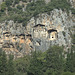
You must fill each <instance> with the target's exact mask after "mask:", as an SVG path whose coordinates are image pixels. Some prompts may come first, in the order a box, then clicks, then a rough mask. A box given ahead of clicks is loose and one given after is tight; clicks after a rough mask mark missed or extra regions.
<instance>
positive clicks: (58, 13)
mask: <svg viewBox="0 0 75 75" xmlns="http://www.w3.org/2000/svg"><path fill="white" fill-rule="evenodd" d="M73 17H74V16H73V15H72V14H71V13H70V14H69V15H68V14H67V13H66V12H65V11H62V10H61V9H60V10H57V9H54V10H53V11H52V12H50V14H47V13H44V14H39V15H38V16H36V17H33V18H31V20H30V21H29V22H28V25H27V32H29V33H30V34H31V35H32V38H33V45H34V48H35V49H36V50H42V51H45V50H47V49H48V48H49V46H51V45H59V46H62V45H63V46H65V48H66V49H65V50H67V48H70V47H71V36H70V28H72V26H74V24H75V23H74V21H75V20H74V19H73Z"/></svg>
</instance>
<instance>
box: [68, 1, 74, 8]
mask: <svg viewBox="0 0 75 75" xmlns="http://www.w3.org/2000/svg"><path fill="white" fill-rule="evenodd" d="M69 2H70V3H71V5H72V7H73V8H75V0H69Z"/></svg>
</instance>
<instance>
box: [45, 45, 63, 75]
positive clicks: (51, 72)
mask: <svg viewBox="0 0 75 75" xmlns="http://www.w3.org/2000/svg"><path fill="white" fill-rule="evenodd" d="M62 52H63V48H62V47H59V46H53V47H50V48H49V49H48V51H47V54H46V62H45V74H46V75H58V74H59V75H60V74H61V73H62V72H63V56H62Z"/></svg>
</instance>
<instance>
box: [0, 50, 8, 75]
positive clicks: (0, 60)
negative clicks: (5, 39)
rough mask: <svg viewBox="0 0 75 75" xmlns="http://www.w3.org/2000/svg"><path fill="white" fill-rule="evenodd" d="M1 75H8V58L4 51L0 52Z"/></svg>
mask: <svg viewBox="0 0 75 75" xmlns="http://www.w3.org/2000/svg"><path fill="white" fill-rule="evenodd" d="M0 50H1V49H0ZM0 75H7V58H6V54H5V52H4V51H2V50H1V51H0Z"/></svg>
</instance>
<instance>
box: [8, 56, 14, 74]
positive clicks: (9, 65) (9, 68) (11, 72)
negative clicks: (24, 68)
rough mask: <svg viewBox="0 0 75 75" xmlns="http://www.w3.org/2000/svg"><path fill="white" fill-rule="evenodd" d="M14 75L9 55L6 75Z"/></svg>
mask: <svg viewBox="0 0 75 75" xmlns="http://www.w3.org/2000/svg"><path fill="white" fill-rule="evenodd" d="M14 74H15V68H14V63H13V56H12V55H9V60H8V75H14Z"/></svg>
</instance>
